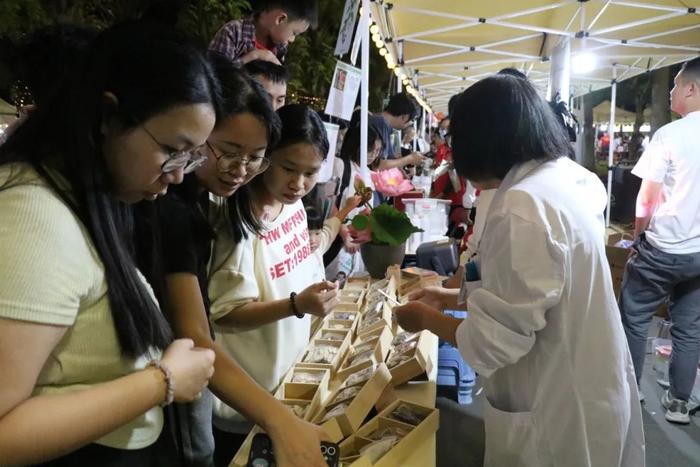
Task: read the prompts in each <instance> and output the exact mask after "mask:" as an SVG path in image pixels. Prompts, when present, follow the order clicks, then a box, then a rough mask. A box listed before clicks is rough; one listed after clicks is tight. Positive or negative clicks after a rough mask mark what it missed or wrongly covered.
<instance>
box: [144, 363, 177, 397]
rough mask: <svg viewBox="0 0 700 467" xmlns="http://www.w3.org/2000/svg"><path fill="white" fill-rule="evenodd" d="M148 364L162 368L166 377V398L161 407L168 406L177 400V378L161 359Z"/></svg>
mask: <svg viewBox="0 0 700 467" xmlns="http://www.w3.org/2000/svg"><path fill="white" fill-rule="evenodd" d="M148 366H152V367H154V368H156V369H158V370H160V372H161V373H163V377H164V378H165V386H166V387H165V399H163V402H161V403H160V404H159V405H160V406H161V407H166V406H168V405H170V404H172V403H173V401H174V400H175V379H174V378H173V374H172V373H171V372H170V369H169V368H168V367H167V366H165V365H163V362H161V361H160V360H153V361H151V363H149V364H148Z"/></svg>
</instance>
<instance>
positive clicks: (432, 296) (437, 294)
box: [408, 285, 458, 311]
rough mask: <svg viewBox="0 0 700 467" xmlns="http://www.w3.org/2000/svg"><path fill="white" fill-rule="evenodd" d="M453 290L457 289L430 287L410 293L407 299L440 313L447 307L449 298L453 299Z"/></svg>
mask: <svg viewBox="0 0 700 467" xmlns="http://www.w3.org/2000/svg"><path fill="white" fill-rule="evenodd" d="M454 290H458V289H449V290H448V289H446V288H444V287H441V286H439V285H430V286H427V287H423V288H422V289H420V290H416V291H415V292H413V293H411V294H410V295H409V296H408V299H409V300H411V301H418V302H421V303H425V304H426V305H428V306H429V307H431V308H435V309H436V310H439V311H442V310H444V309H445V308H446V307H447V305H448V303H449V301H450V298H452V297H454Z"/></svg>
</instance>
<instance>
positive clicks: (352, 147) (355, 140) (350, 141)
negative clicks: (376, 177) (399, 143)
mask: <svg viewBox="0 0 700 467" xmlns="http://www.w3.org/2000/svg"><path fill="white" fill-rule="evenodd" d="M377 140H379V141H380V142H381V143H382V146H383V145H384V140H382V137H381V135H380V134H379V130H378V129H377V127H376V126H375V125H374V124H373V123H371V122H368V123H367V152H370V151H372V149H374V145H375V143H376V142H377ZM360 144H361V142H360V122H359V120H358V121H357V122H354V123H351V124H350V127H349V128H348V131H347V133H345V137H344V138H343V145H342V146H341V147H340V158H341V159H342V160H346V161H349V162H354V163H355V164H357V165H360ZM382 150H383V148H382ZM379 160H380V158H379V157H378V158H377V160H376V161H375V162H374V163H375V164H378V163H379Z"/></svg>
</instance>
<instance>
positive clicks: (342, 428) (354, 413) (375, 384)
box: [314, 362, 391, 443]
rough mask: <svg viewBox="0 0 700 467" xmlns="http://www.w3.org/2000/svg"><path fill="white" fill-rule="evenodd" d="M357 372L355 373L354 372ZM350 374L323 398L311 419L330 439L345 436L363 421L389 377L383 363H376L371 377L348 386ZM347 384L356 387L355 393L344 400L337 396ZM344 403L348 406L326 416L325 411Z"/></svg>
mask: <svg viewBox="0 0 700 467" xmlns="http://www.w3.org/2000/svg"><path fill="white" fill-rule="evenodd" d="M373 365H374V363H371V362H365V364H364V366H362V367H360V368H358V371H357V372H360V371H363V370H366V369H368V368H372V366H373ZM357 372H356V373H357ZM351 377H352V375H349V376H348V378H347V379H346V380H345V382H344V383H343V384H342V385H341V386H340V387H339V388H337V389H336V390H335V391H334V392H333V394H331V395H330V397H329V398H328V400H327V401H326V406H325V407H323V409H322V410H321V411H320V413H319V415H318V416H317V417H316V419H315V420H314V422H315V423H316V424H318V425H321V427H322V428H323V429H324V430H325V431H326V433H328V435H329V436H330V437H331V441H333V442H336V443H337V442H340V441H341V440H342V439H343V438H345V437H346V436H349V435H351V434H352V433H354V432H355V431H357V429H358V428H360V426H361V425H362V422H364V421H365V418H367V415H368V414H369V413H370V411H371V410H372V408H373V407H374V406H375V404H376V403H377V401H378V400H379V399H380V397H381V395H382V393H383V392H384V389H386V387H387V386H388V385H389V382H390V381H391V373H389V369H388V368H387V367H386V365H385V364H384V363H380V364H379V365H377V366H376V369H375V370H374V373H373V374H372V375H371V376H370V378H369V379H368V380H367V381H365V382H363V383H361V384H359V385H356V386H350V385H349V384H348V383H349V382H352V380H350V381H348V380H349V378H351ZM350 387H356V388H357V387H359V390H358V391H357V393H356V394H355V395H354V396H353V397H352V398H351V399H349V400H348V399H346V400H341V399H338V397H339V396H340V395H341V392H343V391H345V390H346V389H348V388H350ZM343 403H346V404H347V407H346V408H345V410H343V411H342V412H341V413H339V414H338V415H335V416H332V417H330V418H329V417H328V416H327V415H328V414H329V413H331V411H332V410H333V409H334V408H336V407H338V406H339V405H341V404H343Z"/></svg>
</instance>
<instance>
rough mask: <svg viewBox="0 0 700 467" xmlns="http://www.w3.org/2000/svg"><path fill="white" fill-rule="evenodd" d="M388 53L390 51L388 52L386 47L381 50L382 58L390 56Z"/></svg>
mask: <svg viewBox="0 0 700 467" xmlns="http://www.w3.org/2000/svg"><path fill="white" fill-rule="evenodd" d="M388 53H389V51H387V50H386V49H385V48H384V47H382V48H381V49H379V55H381V56H382V57H383V56H385V55H386V54H388Z"/></svg>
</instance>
